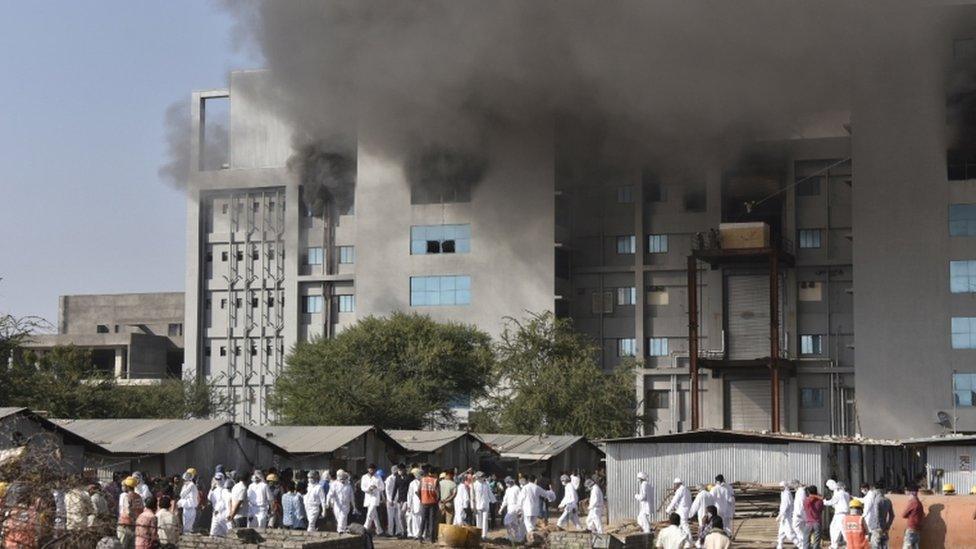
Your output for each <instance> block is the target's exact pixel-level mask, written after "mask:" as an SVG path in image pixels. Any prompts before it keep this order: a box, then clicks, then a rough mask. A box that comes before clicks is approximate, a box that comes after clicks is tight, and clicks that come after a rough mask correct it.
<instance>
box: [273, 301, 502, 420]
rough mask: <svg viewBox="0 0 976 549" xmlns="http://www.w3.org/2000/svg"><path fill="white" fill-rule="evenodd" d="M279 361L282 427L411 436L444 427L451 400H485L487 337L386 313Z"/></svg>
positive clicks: (277, 404)
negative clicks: (393, 431) (366, 428)
mask: <svg viewBox="0 0 976 549" xmlns="http://www.w3.org/2000/svg"><path fill="white" fill-rule="evenodd" d="M286 362H287V367H286V368H285V371H284V373H283V374H282V375H281V376H279V377H278V380H277V383H276V385H275V393H274V397H273V399H272V405H273V406H274V407H275V408H276V409H277V410H278V412H280V414H281V417H282V422H283V423H286V424H292V425H300V424H309V425H314V424H319V425H355V424H360V425H362V424H366V425H378V426H381V427H387V428H403V429H416V428H420V427H422V426H424V425H425V424H430V423H431V422H433V423H434V424H437V423H439V422H445V421H448V420H449V419H450V417H451V412H450V403H451V402H452V400H454V399H455V398H458V397H460V396H465V397H471V398H475V399H477V398H479V397H483V396H484V395H485V394H486V385H487V384H488V381H489V376H490V374H491V370H492V351H491V338H490V337H489V336H488V335H487V334H485V333H484V332H482V331H480V330H478V329H476V328H474V327H472V326H467V325H463V324H458V323H440V322H435V321H433V320H431V319H430V317H427V316H423V315H417V314H404V313H394V314H392V315H390V316H389V317H373V316H370V317H367V318H364V319H362V320H360V321H359V322H357V323H356V324H354V325H353V326H350V327H349V328H347V329H345V330H343V331H342V332H341V333H340V334H339V335H337V336H336V337H335V338H333V339H323V338H320V339H316V340H314V341H311V342H308V343H300V344H299V345H297V346H296V347H295V348H294V350H293V351H292V352H291V353H290V355H289V356H288V357H287V359H286Z"/></svg>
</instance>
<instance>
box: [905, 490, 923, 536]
mask: <svg viewBox="0 0 976 549" xmlns="http://www.w3.org/2000/svg"><path fill="white" fill-rule="evenodd" d="M908 495H909V496H911V497H910V498H909V500H908V506H907V507H906V508H905V512H904V513H902V514H901V518H903V519H906V520H907V524H906V525H905V545H904V547H905V548H906V549H908V548H911V549H918V548H919V542H920V541H921V532H922V521H923V520H925V510H924V509H923V508H922V502H921V501H919V499H918V488H915V487H911V488H909V489H908Z"/></svg>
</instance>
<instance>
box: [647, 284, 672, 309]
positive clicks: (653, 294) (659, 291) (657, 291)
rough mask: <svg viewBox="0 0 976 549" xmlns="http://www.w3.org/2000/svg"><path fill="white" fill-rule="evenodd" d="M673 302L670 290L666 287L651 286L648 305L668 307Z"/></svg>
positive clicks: (648, 292)
mask: <svg viewBox="0 0 976 549" xmlns="http://www.w3.org/2000/svg"><path fill="white" fill-rule="evenodd" d="M670 302H671V298H670V296H669V295H668V289H667V288H665V287H664V286H651V287H649V288H648V289H647V304H648V305H667V304H668V303H670Z"/></svg>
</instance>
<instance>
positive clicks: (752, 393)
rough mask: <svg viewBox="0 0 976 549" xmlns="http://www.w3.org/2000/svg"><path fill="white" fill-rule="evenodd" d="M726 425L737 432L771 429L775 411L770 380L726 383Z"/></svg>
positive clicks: (729, 381)
mask: <svg viewBox="0 0 976 549" xmlns="http://www.w3.org/2000/svg"><path fill="white" fill-rule="evenodd" d="M725 386H726V400H725V401H726V403H727V406H726V409H727V416H726V424H727V425H729V427H730V428H731V429H733V430H737V431H762V430H764V429H769V426H770V423H769V421H770V414H771V412H772V409H773V405H772V402H773V401H772V395H771V394H770V382H769V380H768V379H733V380H728V381H726V385H725Z"/></svg>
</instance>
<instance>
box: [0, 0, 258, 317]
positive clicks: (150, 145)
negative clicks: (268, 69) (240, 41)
mask: <svg viewBox="0 0 976 549" xmlns="http://www.w3.org/2000/svg"><path fill="white" fill-rule="evenodd" d="M234 44H235V40H233V33H232V21H231V19H230V17H229V16H228V15H227V14H226V13H223V12H222V11H221V10H220V9H219V8H218V6H216V5H215V4H214V3H211V2H206V1H203V0H196V1H194V0H167V1H165V2H133V1H131V0H124V1H120V0H99V1H96V2H73V1H69V0H63V1H58V2H55V1H49V0H31V1H29V2H14V1H7V2H0V51H2V52H3V54H2V55H0V278H2V280H0V314H7V313H9V314H13V315H15V316H24V315H39V316H42V317H44V318H46V319H47V320H49V321H51V322H52V323H56V321H57V311H58V296H59V295H65V294H84V293H123V292H153V291H182V290H183V286H184V280H183V276H184V266H185V258H184V251H185V247H186V213H185V205H186V204H185V198H184V195H183V193H182V192H181V191H178V190H176V189H174V188H172V187H171V186H169V185H167V184H166V183H165V182H164V181H163V180H162V179H161V178H160V177H159V176H158V175H157V169H158V168H159V166H160V165H161V164H162V163H163V162H164V161H165V160H166V145H165V140H164V135H165V133H164V132H165V127H164V113H165V111H166V108H167V107H168V106H169V105H170V104H172V103H173V102H174V101H187V102H189V97H190V92H191V91H193V90H199V89H211V88H220V87H224V86H226V83H227V77H228V73H229V71H231V70H234V69H240V68H255V67H259V66H261V63H260V61H259V60H258V59H259V58H258V56H257V54H255V53H254V52H253V51H248V50H242V49H240V48H237V47H235V45H234Z"/></svg>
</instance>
